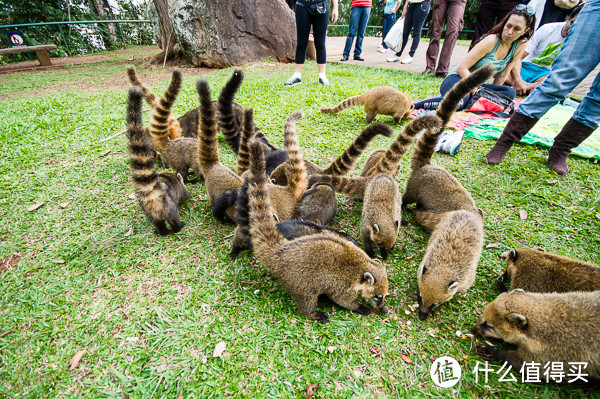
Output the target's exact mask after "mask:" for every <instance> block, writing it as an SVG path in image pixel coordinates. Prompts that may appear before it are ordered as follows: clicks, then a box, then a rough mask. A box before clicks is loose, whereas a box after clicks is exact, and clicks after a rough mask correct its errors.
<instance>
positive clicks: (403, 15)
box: [400, 10, 406, 18]
mask: <svg viewBox="0 0 600 399" xmlns="http://www.w3.org/2000/svg"><path fill="white" fill-rule="evenodd" d="M405 17H406V10H404V11H402V15H401V16H400V18H405Z"/></svg>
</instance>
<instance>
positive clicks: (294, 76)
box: [292, 72, 302, 78]
mask: <svg viewBox="0 0 600 399" xmlns="http://www.w3.org/2000/svg"><path fill="white" fill-rule="evenodd" d="M301 77H302V72H294V74H293V75H292V78H301Z"/></svg>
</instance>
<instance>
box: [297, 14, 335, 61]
mask: <svg viewBox="0 0 600 399" xmlns="http://www.w3.org/2000/svg"><path fill="white" fill-rule="evenodd" d="M328 20H329V7H328V8H327V12H326V13H325V14H320V15H313V14H309V13H308V11H307V10H306V7H304V6H303V5H302V4H300V3H296V38H297V41H296V43H297V44H296V61H295V62H296V64H304V60H305V59H306V47H307V46H308V35H309V34H310V26H311V25H312V27H313V36H314V38H315V50H317V64H325V62H327V53H326V50H325V38H326V37H327V21H328Z"/></svg>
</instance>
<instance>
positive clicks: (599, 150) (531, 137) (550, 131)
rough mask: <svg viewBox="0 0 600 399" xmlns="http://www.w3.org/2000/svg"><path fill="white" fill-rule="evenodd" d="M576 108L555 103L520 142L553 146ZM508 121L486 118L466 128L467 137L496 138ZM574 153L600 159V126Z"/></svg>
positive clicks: (479, 138)
mask: <svg viewBox="0 0 600 399" xmlns="http://www.w3.org/2000/svg"><path fill="white" fill-rule="evenodd" d="M573 112H575V108H573V107H571V106H568V105H560V104H559V105H555V106H554V107H552V108H551V109H550V110H549V111H548V112H546V115H544V116H543V117H542V118H541V119H540V120H539V121H538V123H536V124H535V126H534V127H533V128H532V129H531V130H530V131H529V133H527V134H526V135H525V137H523V138H522V139H521V141H520V143H525V144H539V145H542V146H544V147H551V146H552V144H553V143H554V137H555V136H556V135H557V134H558V133H559V132H560V130H561V129H562V127H563V126H564V125H565V123H567V121H568V120H569V119H570V118H571V116H573ZM507 123H508V119H484V120H482V121H481V122H480V123H479V124H478V125H475V126H469V127H466V128H465V137H473V138H475V139H478V140H492V139H494V140H496V139H498V137H500V135H501V134H502V130H504V127H505V126H506V124H507ZM572 153H573V154H575V155H579V156H580V157H583V158H596V159H600V128H598V129H596V130H595V131H594V132H593V133H592V134H591V135H590V137H588V138H587V139H586V140H585V141H584V142H583V143H581V144H580V145H579V146H577V147H575V148H574V149H573V151H572Z"/></svg>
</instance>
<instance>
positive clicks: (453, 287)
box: [448, 281, 458, 296]
mask: <svg viewBox="0 0 600 399" xmlns="http://www.w3.org/2000/svg"><path fill="white" fill-rule="evenodd" d="M456 291H458V281H451V282H450V284H448V292H449V293H450V295H453V296H454V295H455V294H456Z"/></svg>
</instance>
